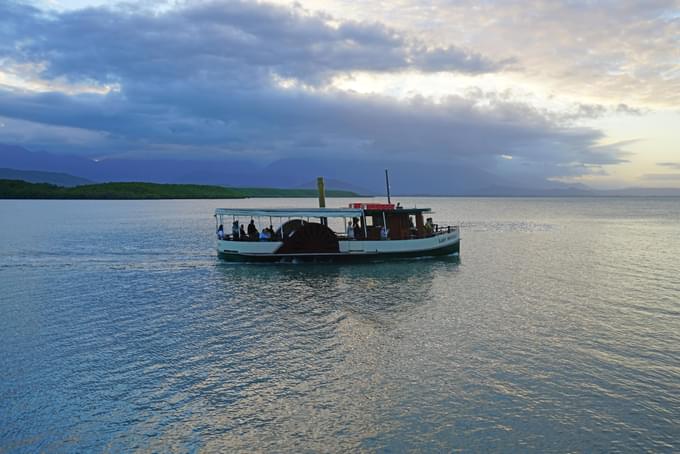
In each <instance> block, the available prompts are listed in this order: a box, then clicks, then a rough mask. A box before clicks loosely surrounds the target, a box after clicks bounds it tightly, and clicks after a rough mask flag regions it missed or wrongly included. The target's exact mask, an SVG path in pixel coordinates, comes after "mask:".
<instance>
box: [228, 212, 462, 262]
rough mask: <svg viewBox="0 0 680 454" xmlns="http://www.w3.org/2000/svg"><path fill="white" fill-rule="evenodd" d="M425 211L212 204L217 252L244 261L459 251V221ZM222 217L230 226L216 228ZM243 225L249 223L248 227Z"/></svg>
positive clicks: (369, 258) (322, 259)
mask: <svg viewBox="0 0 680 454" xmlns="http://www.w3.org/2000/svg"><path fill="white" fill-rule="evenodd" d="M431 212H432V210H431V209H430V208H415V207H414V208H404V207H402V206H401V205H399V204H397V205H396V206H395V205H394V204H392V203H362V202H356V203H351V204H349V206H348V207H343V208H325V207H320V208H289V209H282V208H271V209H260V208H217V209H216V210H215V220H216V224H217V225H218V240H217V252H218V255H219V256H220V257H221V258H223V259H226V260H236V261H248V262H262V261H265V262H301V261H315V262H346V261H382V260H389V259H404V258H414V257H436V256H449V255H452V256H457V255H459V253H460V229H459V226H456V225H452V226H449V225H447V226H442V225H438V224H435V223H434V222H433V221H432V218H431V217H427V218H426V216H428V215H429V214H430V213H431ZM230 221H231V223H230ZM225 222H227V225H231V226H232V229H228V231H227V232H225V231H224V227H222V226H223V225H224V223H225ZM246 225H251V226H252V227H249V229H248V230H249V231H246ZM234 226H235V227H236V229H234V228H233V227H234ZM229 232H231V233H229Z"/></svg>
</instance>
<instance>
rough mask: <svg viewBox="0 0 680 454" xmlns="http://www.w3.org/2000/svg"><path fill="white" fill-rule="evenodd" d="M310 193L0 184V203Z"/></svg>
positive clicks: (301, 192)
mask: <svg viewBox="0 0 680 454" xmlns="http://www.w3.org/2000/svg"><path fill="white" fill-rule="evenodd" d="M316 196H317V192H316V191H315V190H311V189H274V188H225V187H223V186H203V185H195V184H156V183H101V184H89V185H83V186H76V187H68V188H67V187H62V186H56V185H53V184H47V183H28V182H25V181H19V180H0V199H95V200H106V199H237V198H248V197H316ZM326 196H327V197H355V196H356V194H355V193H353V192H350V191H336V190H328V191H326Z"/></svg>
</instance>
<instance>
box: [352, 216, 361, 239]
mask: <svg viewBox="0 0 680 454" xmlns="http://www.w3.org/2000/svg"><path fill="white" fill-rule="evenodd" d="M352 228H353V229H354V238H361V227H359V218H352Z"/></svg>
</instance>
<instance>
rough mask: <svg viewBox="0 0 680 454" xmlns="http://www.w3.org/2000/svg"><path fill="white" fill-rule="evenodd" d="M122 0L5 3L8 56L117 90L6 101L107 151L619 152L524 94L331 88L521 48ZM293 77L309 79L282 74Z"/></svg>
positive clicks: (466, 68) (256, 10) (531, 157)
mask: <svg viewBox="0 0 680 454" xmlns="http://www.w3.org/2000/svg"><path fill="white" fill-rule="evenodd" d="M126 8H127V9H120V8H119V9H104V8H91V9H85V10H79V11H73V12H67V13H59V14H57V13H50V14H46V13H44V12H41V11H39V10H37V9H34V8H30V7H25V6H19V5H16V4H13V3H3V4H2V5H1V6H0V16H2V17H9V18H10V20H8V21H3V25H1V26H0V34H1V36H2V38H3V42H2V44H0V46H2V47H0V49H2V54H3V55H2V58H5V59H8V60H11V61H13V62H14V63H17V64H40V65H42V66H40V68H41V69H40V71H41V72H40V76H41V77H42V79H43V80H47V81H60V80H62V81H63V80H66V81H69V82H71V83H87V84H90V85H93V86H97V85H98V86H102V87H103V86H105V85H112V86H114V87H117V89H115V90H113V91H110V92H109V93H107V94H67V93H59V92H52V93H35V92H24V91H17V90H15V91H9V90H2V89H0V116H4V117H7V118H14V119H18V120H24V121H27V122H33V123H35V124H41V125H51V126H53V127H60V128H61V127H69V128H79V129H82V130H89V131H96V132H97V133H98V134H99V136H98V137H103V139H102V140H103V142H100V143H98V144H97V148H96V149H94V150H92V149H90V151H91V152H93V153H98V154H101V153H103V152H114V151H121V150H126V151H127V150H135V151H137V152H138V153H139V154H138V155H139V156H145V153H147V154H148V153H151V152H152V151H153V152H156V151H157V150H162V149H165V150H177V149H179V150H181V152H182V153H185V154H186V153H194V154H195V155H201V154H206V153H213V152H214V151H215V150H225V151H228V152H231V153H244V154H249V155H253V154H257V155H258V156H260V155H264V156H265V157H267V158H272V159H273V158H277V157H287V156H300V155H305V154H309V155H313V156H316V157H323V156H329V157H337V156H354V157H360V158H362V159H363V158H367V157H377V158H387V157H389V158H394V157H400V158H403V159H410V158H415V159H419V160H425V161H437V160H451V159H458V160H462V161H466V162H467V163H469V164H473V165H475V166H477V167H487V168H490V167H493V166H495V165H497V164H498V156H500V155H501V154H504V155H511V156H513V157H514V158H515V159H514V160H513V162H519V163H521V164H522V172H525V171H526V169H527V168H531V169H532V172H534V173H536V174H537V175H541V176H544V177H545V176H556V175H573V174H580V173H583V172H584V169H587V168H592V166H601V165H606V164H615V163H619V162H622V157H623V156H624V154H623V153H622V152H621V150H620V148H618V147H616V146H609V147H597V146H596V145H595V144H596V143H597V141H599V140H600V139H602V137H603V136H602V133H601V132H599V131H597V130H593V129H588V128H565V127H560V126H559V124H558V123H557V122H556V121H555V120H554V119H552V118H550V117H549V116H546V115H545V114H543V113H541V112H539V111H537V110H536V109H534V108H532V107H530V106H528V105H526V104H522V103H516V102H510V101H507V100H502V99H500V100H493V101H492V102H490V103H487V104H486V105H485V106H484V107H483V108H480V107H479V106H478V105H477V101H478V99H476V98H475V96H474V95H470V96H467V97H455V96H452V97H449V98H447V99H444V100H442V101H441V102H437V103H434V102H432V101H430V100H428V99H425V98H419V97H415V98H412V99H410V100H407V101H398V100H395V99H393V98H389V97H383V96H378V95H359V94H356V93H347V92H341V91H337V90H332V89H323V88H322V87H323V86H324V85H323V83H324V81H327V80H328V78H329V77H331V76H334V75H337V74H342V73H345V72H350V71H355V70H361V71H374V72H386V71H388V72H396V71H402V70H406V69H408V70H417V71H424V72H427V71H442V70H446V71H458V72H465V73H480V72H488V71H497V70H502V68H503V67H505V65H506V64H513V62H500V63H499V62H493V61H491V60H489V59H487V58H485V57H484V56H482V55H479V54H477V53H474V52H471V51H465V50H461V49H458V48H453V47H448V48H428V47H426V46H424V45H423V43H419V42H417V41H414V40H412V39H409V38H407V37H405V36H403V35H401V34H400V33H399V32H398V31H395V30H393V29H389V28H387V27H384V26H382V25H380V24H375V23H359V22H341V23H339V24H338V23H336V22H332V21H331V20H330V18H327V17H324V16H320V15H310V14H307V13H305V12H304V11H301V10H300V9H297V8H283V7H276V6H272V5H268V4H260V3H240V2H212V3H201V4H197V5H194V6H186V7H182V8H179V9H174V10H170V11H167V12H152V11H146V10H142V9H134V8H131V7H126ZM331 24H332V25H331ZM282 78H284V79H293V80H296V81H302V82H303V83H304V84H308V88H295V86H294V87H293V88H288V89H284V88H282V87H281V86H280V85H278V83H277V81H280V80H281V79H282ZM309 87H312V88H309ZM314 87H315V88H314ZM588 113H597V112H590V111H589V112H588ZM1 137H2V135H1V133H0V138H1ZM81 146H82V148H83V149H87V147H88V145H87V144H86V143H85V144H82V145H81ZM71 149H73V145H71ZM507 165H510V164H507ZM510 170H512V169H510Z"/></svg>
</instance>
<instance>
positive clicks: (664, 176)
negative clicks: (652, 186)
mask: <svg viewBox="0 0 680 454" xmlns="http://www.w3.org/2000/svg"><path fill="white" fill-rule="evenodd" d="M642 178H643V179H644V180H655V181H678V180H680V173H646V174H644V175H642Z"/></svg>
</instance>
